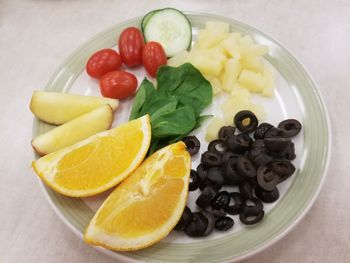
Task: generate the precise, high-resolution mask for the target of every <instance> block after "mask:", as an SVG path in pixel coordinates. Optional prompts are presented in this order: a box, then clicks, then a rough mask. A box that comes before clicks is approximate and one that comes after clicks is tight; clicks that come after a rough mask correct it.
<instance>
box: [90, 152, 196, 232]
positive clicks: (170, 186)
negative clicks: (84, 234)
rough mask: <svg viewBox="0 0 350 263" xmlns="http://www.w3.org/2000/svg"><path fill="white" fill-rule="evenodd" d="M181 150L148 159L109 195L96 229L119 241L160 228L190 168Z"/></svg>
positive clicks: (177, 199)
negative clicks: (117, 237)
mask: <svg viewBox="0 0 350 263" xmlns="http://www.w3.org/2000/svg"><path fill="white" fill-rule="evenodd" d="M185 151H186V150H185V149H182V150H179V149H178V148H176V147H175V148H174V149H173V151H172V154H171V155H170V158H169V155H167V156H165V155H164V154H163V155H161V156H160V155H159V154H154V155H152V156H151V157H150V158H148V159H147V160H146V161H145V162H144V163H143V164H141V166H139V168H138V169H137V170H136V171H134V173H133V174H132V175H130V176H129V177H128V178H127V179H126V180H124V181H123V182H122V183H121V184H120V185H119V186H118V187H117V188H116V190H115V191H114V192H113V193H112V194H111V195H110V196H109V198H108V200H107V201H106V203H105V204H104V207H103V209H101V211H99V213H98V215H97V217H96V223H95V224H96V226H98V227H99V228H100V230H102V231H103V232H105V233H107V234H108V235H116V236H119V237H121V238H137V237H142V236H144V235H147V234H150V233H152V232H154V231H156V230H157V229H159V228H161V227H162V226H163V225H164V224H165V223H166V222H167V221H168V220H169V218H171V216H173V213H174V210H175V209H176V207H177V206H178V204H179V202H181V200H180V199H181V193H182V192H183V191H184V188H185V185H184V183H185V181H184V178H185V177H186V175H188V173H189V169H190V168H189V167H187V165H186V163H187V161H188V158H189V157H187V156H186V155H184V152H185ZM186 154H187V153H186ZM162 161H163V162H162ZM157 165H158V166H157Z"/></svg>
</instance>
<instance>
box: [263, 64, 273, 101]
mask: <svg viewBox="0 0 350 263" xmlns="http://www.w3.org/2000/svg"><path fill="white" fill-rule="evenodd" d="M263 76H264V78H265V87H264V89H263V90H262V93H261V94H262V95H263V96H265V97H272V96H273V94H274V90H275V79H274V77H273V71H272V69H270V68H267V67H265V68H264V70H263Z"/></svg>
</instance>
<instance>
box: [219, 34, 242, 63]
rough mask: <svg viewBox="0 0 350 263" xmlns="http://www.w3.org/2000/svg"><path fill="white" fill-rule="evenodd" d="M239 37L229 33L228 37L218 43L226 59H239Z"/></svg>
mask: <svg viewBox="0 0 350 263" xmlns="http://www.w3.org/2000/svg"><path fill="white" fill-rule="evenodd" d="M240 37H241V35H240V34H239V33H230V34H229V36H228V37H227V38H226V39H224V40H223V41H222V42H221V43H220V46H221V47H222V49H223V52H224V53H225V55H226V56H227V57H228V58H236V59H240V58H241V54H240V49H239V39H240Z"/></svg>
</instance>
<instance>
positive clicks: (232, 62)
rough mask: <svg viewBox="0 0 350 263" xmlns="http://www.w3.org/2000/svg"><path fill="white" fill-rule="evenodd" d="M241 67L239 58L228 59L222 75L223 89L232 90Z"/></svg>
mask: <svg viewBox="0 0 350 263" xmlns="http://www.w3.org/2000/svg"><path fill="white" fill-rule="evenodd" d="M241 69H242V66H241V63H240V62H239V61H238V60H237V59H234V58H231V59H228V60H227V61H226V63H225V68H224V71H223V73H222V75H221V84H222V89H223V90H225V91H227V92H231V90H232V89H233V86H234V83H235V82H236V80H237V77H238V75H239V73H240V71H241Z"/></svg>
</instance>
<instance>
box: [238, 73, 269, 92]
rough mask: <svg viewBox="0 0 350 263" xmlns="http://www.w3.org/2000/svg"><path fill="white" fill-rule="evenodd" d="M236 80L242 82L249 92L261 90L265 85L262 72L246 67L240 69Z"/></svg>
mask: <svg viewBox="0 0 350 263" xmlns="http://www.w3.org/2000/svg"><path fill="white" fill-rule="evenodd" d="M238 82H239V83H242V84H243V85H244V86H245V87H247V89H249V91H251V92H261V91H262V90H263V89H264V86H265V78H264V76H263V75H262V74H260V73H255V72H253V71H250V70H246V69H244V70H242V72H241V74H240V75H239V78H238Z"/></svg>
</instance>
